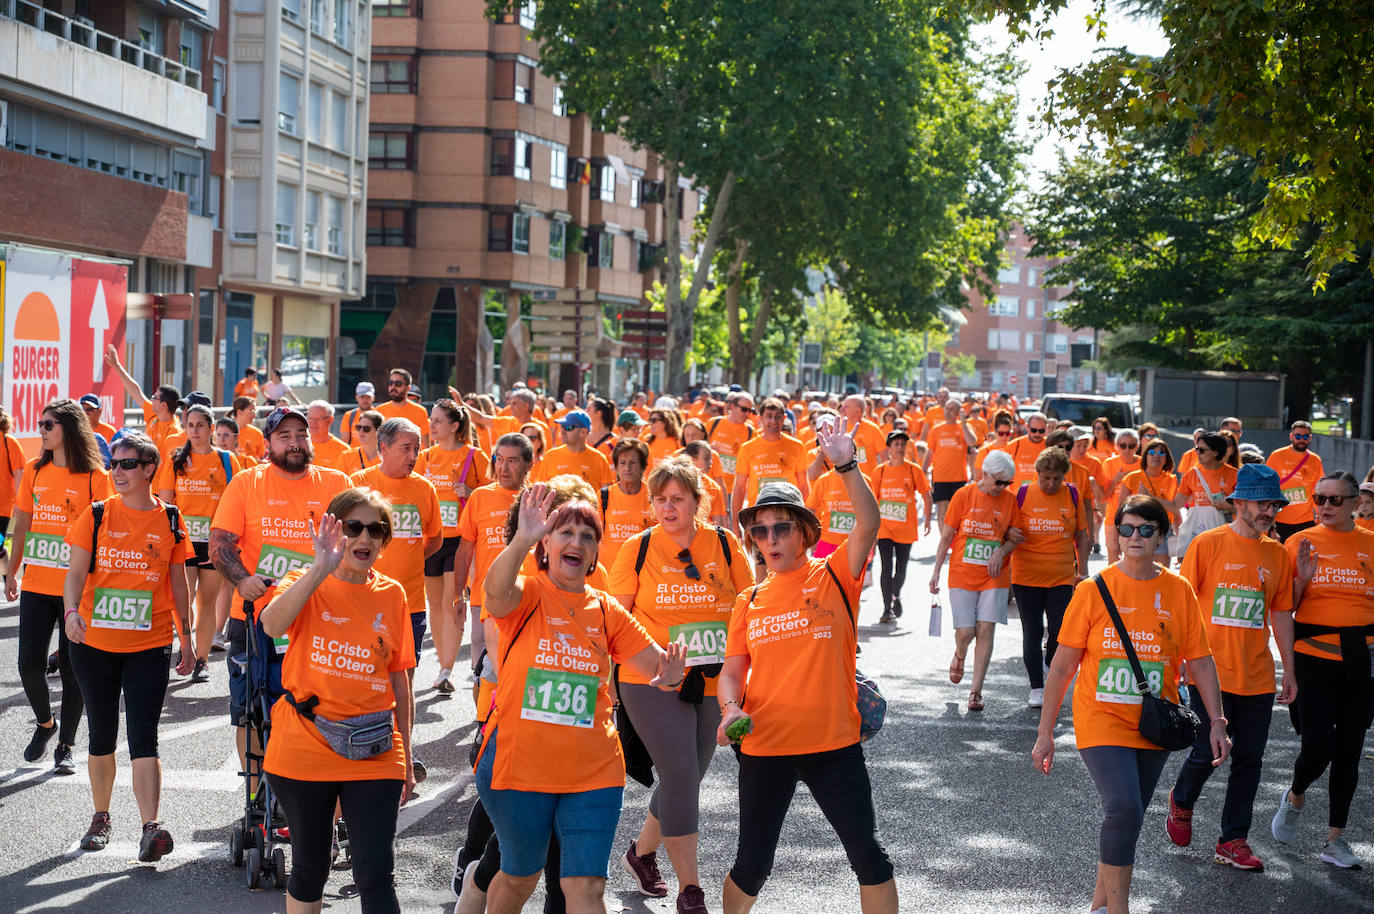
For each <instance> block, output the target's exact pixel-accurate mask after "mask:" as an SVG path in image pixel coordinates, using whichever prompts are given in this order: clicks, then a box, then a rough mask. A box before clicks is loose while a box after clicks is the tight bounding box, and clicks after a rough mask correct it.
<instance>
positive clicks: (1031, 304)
mask: <svg viewBox="0 0 1374 914" xmlns="http://www.w3.org/2000/svg"><path fill="white" fill-rule="evenodd" d="M1026 317H1035V299H1033V298H1028V299H1026Z"/></svg>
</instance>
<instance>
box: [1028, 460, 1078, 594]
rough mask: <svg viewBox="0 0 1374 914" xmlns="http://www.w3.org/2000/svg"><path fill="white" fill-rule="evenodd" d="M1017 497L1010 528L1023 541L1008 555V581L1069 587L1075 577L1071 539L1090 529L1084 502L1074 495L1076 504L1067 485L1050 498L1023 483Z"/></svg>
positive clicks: (1075, 551) (1034, 485)
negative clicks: (1009, 570) (1020, 534)
mask: <svg viewBox="0 0 1374 914" xmlns="http://www.w3.org/2000/svg"><path fill="white" fill-rule="evenodd" d="M1021 490H1023V491H1024V492H1025V495H1024V496H1023V495H1021V494H1020V491H1018V494H1017V496H1015V497H1017V498H1019V499H1020V501H1021V503H1020V504H1019V505H1017V507H1016V516H1015V518H1014V519H1013V520H1012V522H1011V526H1013V527H1015V528H1016V529H1018V530H1020V531H1021V532H1022V533H1023V534H1024V535H1025V537H1026V539H1025V542H1023V543H1021V544H1020V545H1019V546H1017V547H1016V548H1015V549H1014V550H1012V553H1011V582H1012V583H1013V584H1020V585H1021V586H1022V587H1060V586H1062V585H1065V584H1073V582H1074V579H1075V578H1077V577H1078V549H1077V543H1076V542H1075V536H1076V535H1077V533H1078V531H1080V530H1089V529H1091V527H1090V525H1089V522H1088V501H1087V499H1085V498H1084V497H1083V493H1082V492H1079V493H1078V498H1077V505H1075V504H1074V502H1075V499H1074V497H1073V494H1072V493H1070V492H1069V486H1068V484H1064V485H1061V486H1060V487H1059V491H1057V492H1055V493H1054V494H1053V495H1046V494H1045V492H1044V490H1042V489H1041V488H1040V485H1039V483H1035V482H1027V483H1023V484H1022V486H1021Z"/></svg>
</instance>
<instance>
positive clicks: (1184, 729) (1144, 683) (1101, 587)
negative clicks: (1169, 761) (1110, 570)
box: [1093, 574, 1202, 752]
mask: <svg viewBox="0 0 1374 914" xmlns="http://www.w3.org/2000/svg"><path fill="white" fill-rule="evenodd" d="M1093 582H1094V583H1095V584H1097V589H1098V591H1099V592H1100V593H1101V594H1102V602H1103V603H1105V604H1106V605H1107V612H1108V613H1109V614H1110V615H1111V617H1112V624H1113V625H1115V626H1116V633H1117V636H1118V637H1120V638H1121V646H1122V647H1123V648H1124V649H1125V650H1126V659H1127V660H1128V661H1130V664H1131V670H1132V671H1133V672H1134V673H1135V679H1136V689H1137V690H1138V691H1139V692H1140V735H1141V736H1143V737H1145V738H1146V739H1148V740H1149V741H1150V742H1152V743H1154V744H1155V745H1156V746H1158V747H1159V748H1161V749H1166V750H1168V751H1169V752H1177V751H1179V750H1180V749H1187V748H1188V747H1189V746H1191V745H1193V743H1194V742H1195V741H1196V740H1197V733H1198V730H1200V729H1201V728H1202V721H1201V720H1199V719H1198V716H1197V715H1196V714H1195V713H1193V709H1192V708H1189V707H1188V706H1187V705H1176V704H1174V703H1173V702H1172V701H1169V700H1168V699H1166V698H1161V697H1160V696H1158V695H1156V694H1155V693H1154V692H1152V691H1150V684H1149V680H1147V679H1146V678H1145V670H1144V669H1143V668H1142V667H1141V666H1140V658H1139V657H1137V656H1136V654H1135V645H1133V644H1131V636H1130V635H1129V634H1128V633H1127V631H1126V626H1125V624H1123V623H1122V621H1121V613H1119V612H1118V611H1117V609H1116V601H1115V600H1113V599H1112V593H1111V591H1110V590H1108V589H1107V582H1106V581H1104V580H1102V575H1101V574H1095V575H1093Z"/></svg>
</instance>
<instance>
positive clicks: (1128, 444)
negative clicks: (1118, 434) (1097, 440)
mask: <svg viewBox="0 0 1374 914" xmlns="http://www.w3.org/2000/svg"><path fill="white" fill-rule="evenodd" d="M1117 447H1119V448H1121V449H1122V450H1123V451H1133V450H1135V449H1136V448H1138V447H1140V445H1139V444H1138V443H1136V442H1134V441H1123V442H1121V443H1120V444H1118V445H1117Z"/></svg>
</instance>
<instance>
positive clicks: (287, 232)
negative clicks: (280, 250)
mask: <svg viewBox="0 0 1374 914" xmlns="http://www.w3.org/2000/svg"><path fill="white" fill-rule="evenodd" d="M295 243H296V186H295V185H294V184H278V185H277V244H285V245H293V246H294V245H295Z"/></svg>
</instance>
